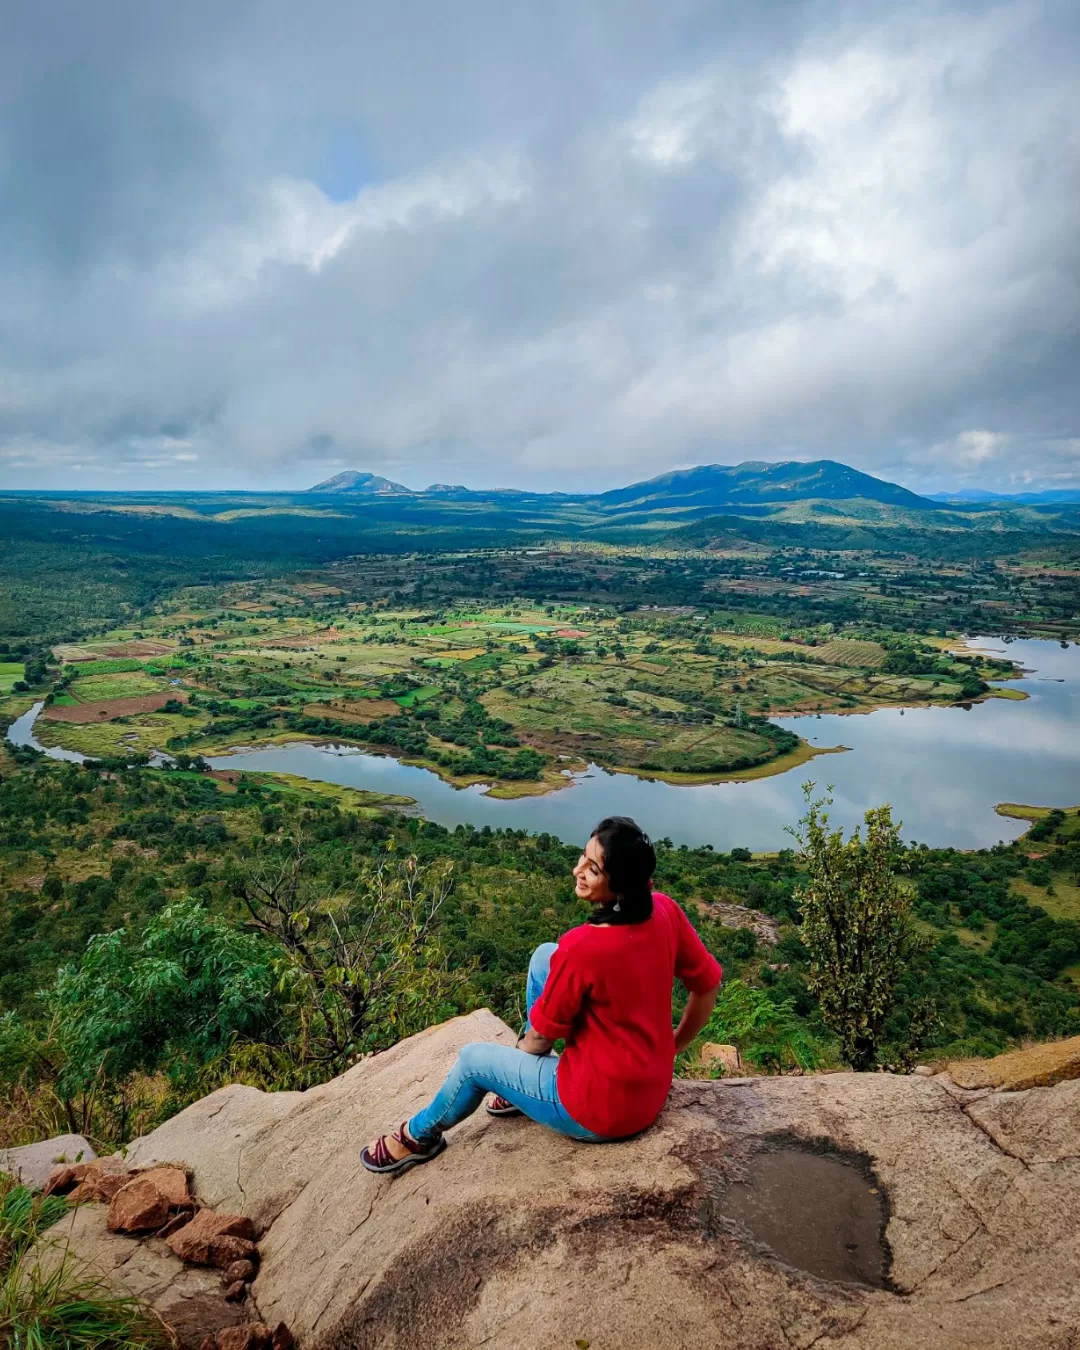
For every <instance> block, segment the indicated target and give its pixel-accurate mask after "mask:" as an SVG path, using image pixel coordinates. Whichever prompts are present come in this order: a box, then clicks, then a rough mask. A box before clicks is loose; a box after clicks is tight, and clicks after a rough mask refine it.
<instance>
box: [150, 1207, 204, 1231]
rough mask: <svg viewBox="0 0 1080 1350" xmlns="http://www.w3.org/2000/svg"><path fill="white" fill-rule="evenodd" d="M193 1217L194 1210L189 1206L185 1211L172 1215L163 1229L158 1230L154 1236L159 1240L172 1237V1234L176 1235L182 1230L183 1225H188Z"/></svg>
mask: <svg viewBox="0 0 1080 1350" xmlns="http://www.w3.org/2000/svg"><path fill="white" fill-rule="evenodd" d="M194 1217H195V1210H194V1208H193V1207H192V1206H191V1205H189V1206H188V1207H187V1208H186V1209H181V1210H179V1211H178V1212H177V1213H176V1214H174V1215H173V1216H172V1218H171V1219H170V1220H169V1222H168V1223H167V1224H165V1226H164V1227H163V1228H159V1229H158V1231H157V1232H156V1233H155V1234H154V1236H155V1237H159V1238H168V1237H172V1235H173V1234H174V1233H178V1232H179V1231H180V1229H181V1228H183V1226H184V1224H186V1223H190V1222H191V1220H192V1219H193V1218H194Z"/></svg>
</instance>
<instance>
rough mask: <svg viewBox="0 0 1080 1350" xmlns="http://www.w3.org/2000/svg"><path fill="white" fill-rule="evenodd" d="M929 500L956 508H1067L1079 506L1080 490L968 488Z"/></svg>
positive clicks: (944, 493)
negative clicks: (994, 505)
mask: <svg viewBox="0 0 1080 1350" xmlns="http://www.w3.org/2000/svg"><path fill="white" fill-rule="evenodd" d="M930 500H931V501H934V502H945V503H948V504H949V505H957V506H961V505H963V506H970V505H976V506H981V505H983V504H985V503H994V502H998V503H1005V504H1009V503H1015V504H1016V505H1018V506H1068V505H1077V504H1080V488H1051V489H1050V490H1049V491H1047V492H986V491H984V490H983V489H982V488H970V489H968V490H966V491H964V492H935V493H932V494H931V497H930Z"/></svg>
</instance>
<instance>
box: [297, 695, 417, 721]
mask: <svg viewBox="0 0 1080 1350" xmlns="http://www.w3.org/2000/svg"><path fill="white" fill-rule="evenodd" d="M400 712H401V708H400V707H399V706H398V705H397V704H396V703H395V702H394V700H393V699H392V698H366V699H364V700H363V701H362V702H357V703H342V704H341V705H340V706H339V705H338V704H336V703H309V704H308V705H307V707H306V708H305V709H304V713H305V716H307V717H332V718H334V719H335V720H336V721H338V722H371V721H373V720H374V719H375V718H376V717H396V716H397V715H398V714H399V713H400Z"/></svg>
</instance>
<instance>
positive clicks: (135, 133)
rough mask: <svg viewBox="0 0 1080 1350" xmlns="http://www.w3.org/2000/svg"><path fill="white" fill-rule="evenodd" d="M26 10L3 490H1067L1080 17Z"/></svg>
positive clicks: (8, 182) (1078, 440)
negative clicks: (814, 478) (806, 485)
mask: <svg viewBox="0 0 1080 1350" xmlns="http://www.w3.org/2000/svg"><path fill="white" fill-rule="evenodd" d="M0 12H2V13H3V16H4V17H3V27H2V31H3V33H4V40H3V43H2V46H0V296H2V299H0V486H5V487H60V488H65V489H66V488H73V487H86V488H92V487H112V488H117V487H130V488H157V487H160V488H184V487H223V488H224V487H248V486H258V487H305V486H308V485H310V484H311V483H313V482H314V481H316V480H317V479H319V478H321V477H324V476H326V475H328V474H330V473H333V472H336V471H337V470H339V469H341V468H345V467H349V468H359V469H370V470H372V471H374V472H377V473H384V474H387V475H389V476H391V477H394V478H397V479H400V480H401V481H403V482H405V483H407V484H408V485H410V486H422V485H424V484H425V483H428V482H431V481H435V480H441V481H447V480H449V481H455V482H465V483H467V484H469V485H471V486H478V487H479V486H500V485H510V486H521V487H544V488H548V487H552V488H553V487H563V488H566V489H569V490H574V489H577V490H583V489H589V488H603V487H609V486H614V485H616V484H621V483H625V482H629V481H633V480H634V479H637V478H642V477H646V476H649V475H651V474H654V473H659V472H663V471H665V470H667V469H671V468H676V467H684V466H687V465H691V464H695V463H710V462H720V463H736V462H738V461H739V460H743V459H793V458H795V459H812V458H817V457H820V456H828V457H832V458H836V459H841V460H844V461H846V462H848V463H851V464H854V465H857V466H858V467H860V468H863V469H866V470H869V471H870V472H874V473H879V474H882V475H883V476H886V477H891V478H894V479H897V480H899V481H901V482H904V483H907V484H909V485H910V486H913V487H916V488H921V489H924V490H933V489H935V488H952V487H954V486H961V485H971V486H974V485H978V486H984V487H996V488H1001V489H1006V490H1010V489H1011V490H1019V489H1023V488H1024V487H1027V486H1029V485H1031V486H1037V487H1054V486H1078V485H1080V331H1078V330H1080V243H1078V241H1080V95H1078V92H1077V90H1078V84H1080V82H1078V73H1080V41H1078V39H1080V7H1078V6H1077V5H1076V3H1075V0H1030V2H1026V0H1025V2H1021V3H1012V2H1008V0H1007V2H1006V3H1003V4H996V5H994V4H982V3H977V0H967V2H964V0H954V2H953V3H921V0H901V2H898V3H879V2H878V0H852V2H851V3H836V2H834V0H811V2H806V0H754V2H753V3H751V2H750V0H741V3H734V2H731V0H544V3H537V0H469V2H468V3H464V4H449V3H446V0H442V2H441V3H439V2H437V0H308V2H307V3H305V4H297V3H296V0H225V3H222V0H183V3H179V4H166V3H163V2H162V0H94V3H93V4H87V3H86V0H41V2H40V3H37V4H32V3H31V4H26V3H22V4H20V3H18V0H0Z"/></svg>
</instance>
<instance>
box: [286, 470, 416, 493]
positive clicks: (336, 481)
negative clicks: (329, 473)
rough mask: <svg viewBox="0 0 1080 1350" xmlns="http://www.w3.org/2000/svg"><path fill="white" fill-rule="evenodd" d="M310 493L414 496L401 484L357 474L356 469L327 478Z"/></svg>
mask: <svg viewBox="0 0 1080 1350" xmlns="http://www.w3.org/2000/svg"><path fill="white" fill-rule="evenodd" d="M309 491H311V492H325V493H335V494H346V493H347V494H348V495H349V496H350V497H352V496H356V497H370V496H380V497H391V496H406V497H411V496H413V492H412V490H411V489H410V488H407V487H404V486H403V485H402V484H401V483H394V482H391V480H390V479H389V478H380V477H379V475H378V474H375V473H357V472H356V470H355V469H346V470H345V472H344V473H336V474H334V476H333V478H327V479H326V480H325V481H324V482H322V483H316V484H315V486H314V487H313V488H310V489H309Z"/></svg>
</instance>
